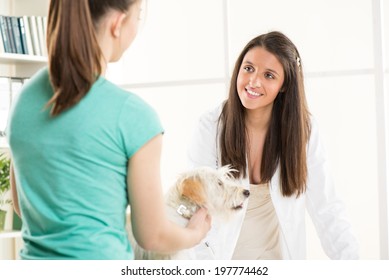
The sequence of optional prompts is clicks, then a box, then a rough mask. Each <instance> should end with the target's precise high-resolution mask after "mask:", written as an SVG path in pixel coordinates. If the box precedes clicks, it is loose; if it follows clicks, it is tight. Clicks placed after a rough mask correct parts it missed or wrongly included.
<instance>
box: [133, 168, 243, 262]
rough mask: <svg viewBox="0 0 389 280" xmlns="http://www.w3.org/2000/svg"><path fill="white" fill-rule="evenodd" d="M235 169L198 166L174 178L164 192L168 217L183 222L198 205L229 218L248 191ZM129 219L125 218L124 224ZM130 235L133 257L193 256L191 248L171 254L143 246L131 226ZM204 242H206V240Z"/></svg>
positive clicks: (240, 206)
mask: <svg viewBox="0 0 389 280" xmlns="http://www.w3.org/2000/svg"><path fill="white" fill-rule="evenodd" d="M234 171H235V170H233V169H231V168H230V167H229V166H224V167H222V168H220V169H218V170H215V169H212V168H210V167H200V168H197V169H194V170H191V171H187V172H185V173H183V174H181V176H180V177H179V178H178V179H177V181H176V183H175V185H174V186H173V187H172V188H170V189H169V190H168V192H167V193H166V207H167V214H168V216H169V219H170V220H171V221H172V222H174V223H176V224H179V225H181V226H186V225H187V223H188V219H190V218H191V217H192V215H193V214H194V213H195V212H196V211H197V210H198V209H199V208H200V207H204V208H206V209H207V210H208V213H209V215H211V217H212V218H214V217H216V218H221V219H228V218H229V217H231V215H233V214H234V213H235V212H236V211H237V210H239V209H242V207H243V203H244V201H245V200H246V199H247V198H248V197H249V195H250V192H249V190H247V189H244V188H243V187H241V186H239V185H238V183H237V181H236V180H234V178H233V176H232V175H231V173H232V172H234ZM130 224H131V222H130V221H129V220H128V221H127V225H130ZM128 235H129V239H130V241H131V245H132V248H133V249H134V253H135V259H142V260H170V259H182V260H189V259H195V258H196V257H195V255H194V253H193V251H191V250H192V249H186V250H182V251H179V252H175V253H173V254H161V253H157V252H152V251H146V250H143V249H142V248H141V247H140V246H139V245H138V244H137V243H136V241H135V239H134V237H133V235H132V230H131V229H130V228H129V229H128ZM205 245H206V244H205Z"/></svg>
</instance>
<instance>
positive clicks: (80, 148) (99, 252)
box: [8, 0, 210, 259]
mask: <svg viewBox="0 0 389 280" xmlns="http://www.w3.org/2000/svg"><path fill="white" fill-rule="evenodd" d="M141 4H142V2H141V1H140V0H89V1H88V0H78V1H73V0H52V1H51V2H50V7H49V15H48V32H47V47H48V60H49V67H48V68H46V69H43V70H41V71H40V72H38V73H37V74H36V75H35V76H34V77H33V78H32V79H31V81H30V82H29V83H28V84H27V85H26V86H25V87H24V89H23V90H22V92H21V95H20V98H19V100H18V101H17V103H16V106H15V108H14V111H13V113H12V117H11V120H10V124H9V126H8V129H9V130H8V137H9V139H8V140H9V143H10V147H11V152H12V157H13V164H14V174H13V176H14V177H13V186H12V188H13V194H14V205H15V210H16V212H17V213H19V214H20V215H21V217H22V220H23V229H22V236H23V240H24V248H23V249H22V250H21V252H20V255H21V258H22V259H131V258H133V251H132V249H131V246H130V244H129V241H128V238H127V233H126V230H125V221H126V217H125V211H126V207H127V205H128V204H130V205H131V212H132V213H131V216H132V227H133V229H134V235H135V237H136V239H137V241H138V243H139V244H140V245H141V246H142V247H144V248H146V249H149V250H156V251H169V252H170V251H174V250H177V249H184V248H188V247H192V246H194V245H195V244H197V243H198V242H199V241H200V240H201V239H202V238H203V237H204V236H205V234H206V232H207V231H208V230H209V228H210V219H209V217H208V216H207V213H206V211H205V210H200V211H199V212H197V213H196V215H195V216H194V217H193V218H192V219H191V221H190V223H189V225H188V226H187V228H182V227H178V226H175V225H173V224H172V223H170V222H169V221H168V220H167V216H166V214H165V212H164V204H163V192H162V187H161V182H160V166H159V164H160V154H161V144H162V133H163V129H162V127H161V124H160V121H159V119H158V116H157V114H156V113H155V111H154V110H153V109H152V108H151V107H150V106H149V105H148V104H146V103H145V102H144V101H143V100H142V99H140V98H139V97H138V96H136V95H135V94H133V93H130V92H127V91H125V90H123V89H121V88H119V87H117V86H115V85H114V84H112V83H110V82H109V81H108V80H106V79H105V78H104V74H105V72H106V68H107V64H108V63H109V62H114V61H117V60H118V59H119V58H120V57H121V55H122V54H123V52H124V51H125V50H126V49H127V48H128V47H129V45H130V44H131V42H132V41H133V39H134V37H135V35H136V33H137V28H138V22H139V14H140V10H141ZM15 185H16V186H15Z"/></svg>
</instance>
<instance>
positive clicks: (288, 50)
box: [189, 32, 358, 259]
mask: <svg viewBox="0 0 389 280" xmlns="http://www.w3.org/2000/svg"><path fill="white" fill-rule="evenodd" d="M189 162H190V165H191V167H196V166H203V165H207V166H211V167H214V168H220V166H222V165H226V164H230V165H232V167H233V168H235V169H236V170H238V172H237V173H236V174H235V175H236V177H237V178H238V179H240V180H242V182H243V184H244V185H245V186H246V187H247V188H249V189H250V193H251V194H250V197H249V200H248V204H246V205H245V206H244V211H241V212H240V213H241V214H240V213H237V215H236V216H234V217H235V218H233V219H231V220H230V221H229V222H227V223H225V224H215V225H213V226H212V230H211V231H210V233H209V234H208V237H207V239H208V240H207V241H208V243H207V244H209V245H210V247H211V248H212V250H213V253H212V250H208V249H207V248H204V246H203V247H200V245H199V246H198V250H197V251H198V257H199V258H216V259H304V258H305V257H306V249H305V242H306V239H305V209H307V210H308V213H309V214H310V216H311V218H312V220H313V223H314V225H315V227H316V230H317V233H318V236H319V238H320V241H321V244H322V246H323V249H324V251H325V252H326V254H327V255H328V256H329V257H330V258H331V259H356V258H358V245H357V242H356V239H355V238H354V236H353V234H352V232H351V228H350V224H349V223H348V222H347V218H346V215H345V210H344V206H343V204H342V203H341V201H339V199H338V198H337V197H336V195H335V191H334V186H333V182H332V179H331V175H330V174H329V170H328V161H327V157H326V155H325V152H324V149H323V146H322V143H321V142H320V137H319V132H318V129H317V126H316V124H315V121H314V120H313V119H312V118H311V117H310V115H309V112H308V108H307V104H306V99H305V93H304V83H303V69H302V64H301V58H300V55H299V52H298V51H297V49H296V47H295V45H294V44H293V43H292V42H291V41H290V40H289V39H288V38H287V37H286V36H285V35H284V34H282V33H280V32H270V33H267V34H263V35H261V36H258V37H256V38H254V39H252V40H251V41H250V42H249V43H248V44H247V45H246V47H245V48H244V49H243V51H242V53H241V54H240V56H239V57H238V60H237V62H236V64H235V69H234V72H233V74H232V78H231V87H230V92H229V96H228V99H227V100H226V101H225V102H223V104H221V105H220V106H219V107H218V108H216V110H214V111H212V112H208V113H206V114H204V115H203V116H202V117H201V118H200V121H199V123H198V127H197V128H196V129H195V133H194V137H193V141H192V144H191V145H190V148H189Z"/></svg>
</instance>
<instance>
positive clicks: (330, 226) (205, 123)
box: [188, 106, 358, 260]
mask: <svg viewBox="0 0 389 280" xmlns="http://www.w3.org/2000/svg"><path fill="white" fill-rule="evenodd" d="M220 112H221V106H219V107H218V108H216V110H213V111H210V112H208V113H206V114H204V115H203V116H202V117H201V118H200V120H199V122H198V125H197V127H196V129H195V130H194V134H193V137H192V142H191V143H190V145H189V150H188V159H189V167H190V168H195V167H198V166H210V167H213V168H219V167H220V163H221V160H220V151H219V149H218V145H219V140H218V139H217V138H218V126H217V122H218V118H219V115H220ZM307 149H308V153H307V157H308V161H307V165H308V184H307V190H306V192H305V193H304V194H302V195H300V196H299V197H298V198H296V196H292V197H284V196H282V194H281V190H280V181H279V168H278V169H277V171H276V173H275V174H274V176H273V178H272V179H271V182H270V195H271V199H272V202H273V205H274V208H275V211H276V213H277V217H278V220H279V225H280V242H281V248H282V256H283V259H295V260H298V259H305V258H306V236H305V235H306V234H305V209H307V211H308V213H309V215H310V217H311V218H312V221H313V224H314V226H315V228H316V231H317V234H318V236H319V239H320V241H321V244H322V247H323V249H324V251H325V253H326V254H327V256H328V257H329V258H331V259H358V243H357V241H356V239H355V237H354V235H353V233H352V230H351V226H350V224H349V222H348V220H347V217H346V214H345V207H344V205H343V203H342V202H341V201H340V200H339V199H338V198H337V196H336V194H335V189H334V184H333V181H332V178H331V175H330V172H329V170H328V169H329V168H328V162H327V157H326V155H325V151H324V148H323V146H322V143H321V142H320V139H319V133H318V130H317V125H316V124H315V122H314V120H312V129H311V137H310V141H309V143H308V147H307ZM247 174H248V172H247ZM242 183H243V184H244V185H245V186H246V187H247V188H248V189H249V187H250V184H249V180H248V178H244V179H242ZM246 207H247V203H246V204H245V205H244V208H243V211H240V212H239V213H237V214H236V215H235V216H234V217H233V218H232V219H231V220H229V221H228V222H224V223H218V222H217V221H214V222H213V224H212V229H211V230H210V232H209V233H208V235H207V237H206V239H205V240H204V242H202V243H201V244H200V245H198V246H197V248H196V251H197V258H198V259H219V260H220V259H231V257H232V255H233V252H234V249H235V246H236V243H237V240H238V237H239V234H240V229H241V226H242V223H243V220H244V216H245V213H246ZM204 244H208V245H209V246H208V247H207V246H205V245H204Z"/></svg>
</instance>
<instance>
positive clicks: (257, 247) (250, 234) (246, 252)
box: [232, 184, 282, 260]
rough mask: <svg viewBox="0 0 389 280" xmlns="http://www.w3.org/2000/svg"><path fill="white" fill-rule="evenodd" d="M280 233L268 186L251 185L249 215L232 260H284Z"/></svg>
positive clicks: (247, 213)
mask: <svg viewBox="0 0 389 280" xmlns="http://www.w3.org/2000/svg"><path fill="white" fill-rule="evenodd" d="M278 236H279V224H278V218H277V215H276V212H275V210H274V206H273V203H272V200H271V197H270V192H269V185H268V184H260V185H251V186H250V197H249V201H248V206H247V212H246V216H245V219H244V221H243V225H242V229H241V231H240V235H239V238H238V242H237V244H236V247H235V251H234V254H233V256H232V259H234V260H277V259H278V260H279V259H282V254H281V248H280V242H279V238H278Z"/></svg>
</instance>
